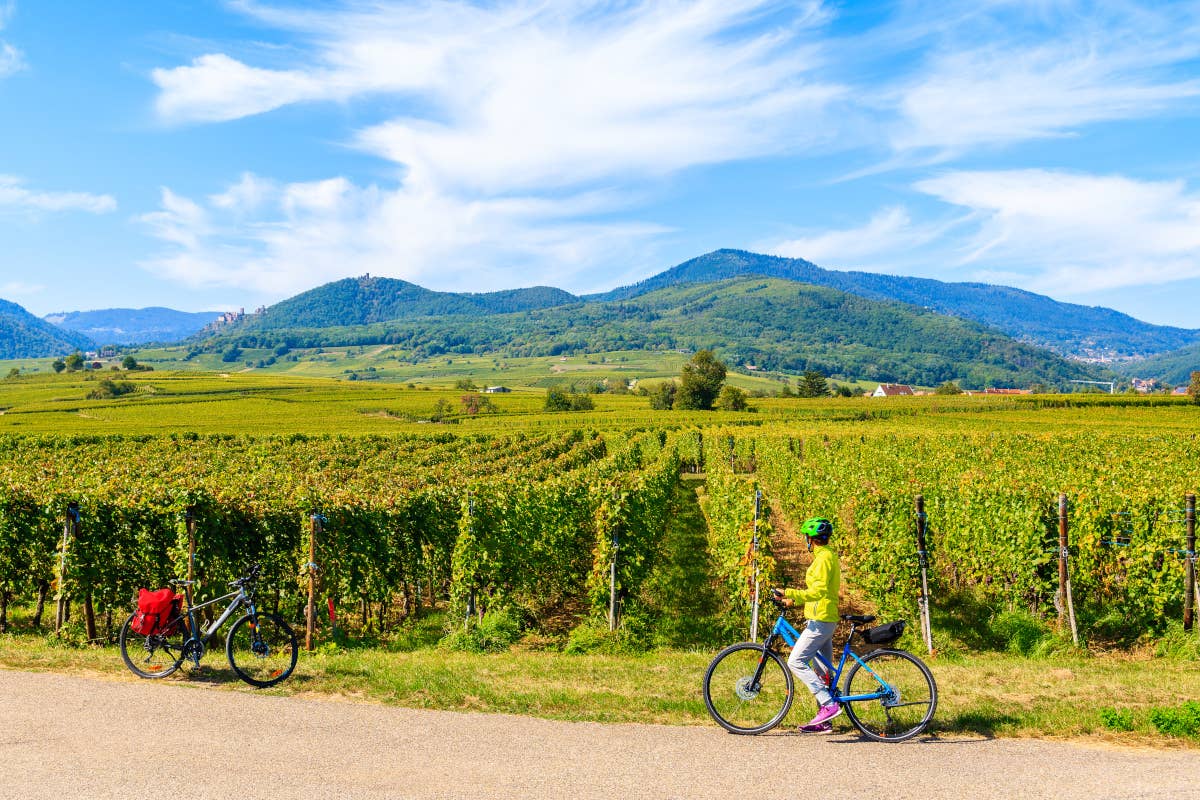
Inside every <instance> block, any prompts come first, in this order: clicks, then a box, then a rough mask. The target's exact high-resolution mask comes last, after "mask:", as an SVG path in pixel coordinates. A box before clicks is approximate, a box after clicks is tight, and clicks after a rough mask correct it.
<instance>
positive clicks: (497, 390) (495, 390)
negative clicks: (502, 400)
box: [483, 386, 512, 394]
mask: <svg viewBox="0 0 1200 800" xmlns="http://www.w3.org/2000/svg"><path fill="white" fill-rule="evenodd" d="M483 391H484V392H486V393H487V394H506V393H508V392H511V391H512V389H510V388H508V387H507V386H489V387H487V388H486V389H484V390H483Z"/></svg>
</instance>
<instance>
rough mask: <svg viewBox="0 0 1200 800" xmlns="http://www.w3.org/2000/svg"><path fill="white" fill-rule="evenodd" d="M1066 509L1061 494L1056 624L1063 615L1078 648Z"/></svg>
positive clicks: (1065, 498) (1061, 620)
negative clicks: (1069, 562) (1069, 623)
mask: <svg viewBox="0 0 1200 800" xmlns="http://www.w3.org/2000/svg"><path fill="white" fill-rule="evenodd" d="M1067 507H1068V506H1067V494H1066V492H1063V493H1062V494H1060V495H1059V496H1058V597H1059V600H1060V602H1061V604H1060V606H1059V614H1058V624H1059V626H1060V627H1061V626H1062V624H1063V614H1064V613H1065V614H1066V616H1067V618H1068V619H1069V620H1070V622H1071V641H1072V642H1074V643H1075V646H1076V647H1078V646H1079V628H1078V627H1077V626H1076V625H1075V601H1074V599H1073V598H1072V597H1071V570H1070V565H1069V564H1068V560H1069V559H1070V549H1069V547H1068V544H1067Z"/></svg>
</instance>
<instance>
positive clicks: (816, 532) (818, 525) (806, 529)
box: [800, 517, 833, 539]
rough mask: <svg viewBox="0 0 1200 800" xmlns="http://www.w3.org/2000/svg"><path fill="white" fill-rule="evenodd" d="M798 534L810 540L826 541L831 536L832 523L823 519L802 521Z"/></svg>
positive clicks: (815, 518)
mask: <svg viewBox="0 0 1200 800" xmlns="http://www.w3.org/2000/svg"><path fill="white" fill-rule="evenodd" d="M800 532H801V533H803V534H804V535H805V536H807V537H808V538H810V539H828V538H829V537H830V536H832V535H833V523H832V522H830V521H829V520H827V519H825V518H824V517H813V518H812V519H806V520H804V524H803V525H801V526H800Z"/></svg>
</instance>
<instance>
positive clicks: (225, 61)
mask: <svg viewBox="0 0 1200 800" xmlns="http://www.w3.org/2000/svg"><path fill="white" fill-rule="evenodd" d="M239 7H240V8H241V9H242V10H243V11H245V12H246V13H248V14H250V15H252V16H254V17H255V18H257V19H258V20H259V21H260V22H262V23H264V24H268V25H271V26H274V27H279V28H286V29H289V30H291V31H294V32H296V33H298V34H299V35H300V37H301V39H302V41H303V42H304V43H307V45H308V46H309V47H310V48H311V54H310V55H308V56H306V57H305V58H304V59H303V60H302V61H298V62H297V63H296V64H293V65H283V66H282V67H279V66H278V65H276V67H275V68H264V67H260V66H252V65H248V64H245V63H242V62H241V61H238V60H236V59H234V58H232V57H230V56H228V55H225V54H219V53H216V54H212V53H210V54H207V55H204V56H201V57H199V58H197V59H195V60H194V61H192V62H191V64H189V65H187V66H181V67H176V68H174V69H159V70H155V71H154V73H153V75H152V78H153V80H154V81H155V83H156V84H157V85H158V87H159V90H160V91H159V95H158V99H157V110H158V113H159V114H160V116H161V118H162V119H163V120H164V121H167V122H170V123H198V122H220V121H225V120H230V119H236V118H239V117H244V116H248V115H253V114H260V113H265V112H269V111H271V110H273V109H276V108H280V107H282V106H285V105H290V104H295V103H302V102H318V101H323V102H329V101H332V102H343V101H348V100H352V99H354V98H358V97H363V96H378V95H387V96H389V97H391V98H393V99H394V100H395V101H397V102H399V103H401V104H403V106H404V107H405V108H406V109H408V110H407V112H406V114H405V115H403V116H394V117H392V118H390V119H384V120H380V121H377V122H375V123H373V124H370V125H368V126H366V127H365V128H363V129H361V130H359V131H357V132H356V133H355V134H354V136H353V142H352V143H353V144H354V145H356V146H357V147H359V148H361V149H363V150H365V151H367V152H369V153H372V154H374V155H377V156H379V157H381V158H383V159H385V160H386V161H388V162H391V163H392V164H394V165H395V166H396V168H397V171H398V173H399V174H401V175H403V182H402V184H400V185H399V186H396V187H389V188H379V187H369V188H362V187H357V186H355V185H353V184H352V183H350V182H349V181H347V180H345V179H343V178H331V179H330V180H327V181H318V182H312V183H302V184H289V185H279V184H276V183H274V182H272V181H270V180H269V179H264V178H259V177H255V176H243V178H242V180H241V182H239V183H238V184H237V185H235V186H233V187H230V189H229V190H228V191H226V192H223V193H221V194H219V195H215V196H213V197H212V198H209V202H208V204H207V205H205V206H198V205H196V204H195V203H192V201H187V202H188V203H192V205H193V206H195V207H194V208H192V207H186V204H185V202H184V201H183V199H182V198H179V197H177V196H175V195H173V194H170V193H169V192H167V193H164V200H163V206H164V207H163V210H162V211H161V212H158V213H157V214H151V215H147V216H146V217H145V220H146V222H147V223H148V224H149V225H150V226H151V229H152V230H153V231H155V232H156V234H157V235H159V236H160V237H162V238H163V239H164V240H166V241H168V242H171V243H172V244H173V245H174V246H176V247H177V248H181V250H176V251H175V252H173V254H171V255H168V256H164V258H163V259H160V260H159V261H157V262H156V263H158V264H159V265H160V267H161V268H163V269H165V270H167V272H168V273H169V274H171V275H173V276H176V277H181V278H182V277H184V276H188V275H191V276H201V277H200V278H198V279H200V280H203V281H205V282H209V283H220V282H226V283H230V284H234V285H247V286H256V287H259V288H262V289H264V290H265V289H266V288H267V287H273V289H272V291H274V292H282V291H285V290H294V289H296V288H305V287H306V286H309V285H311V281H312V280H313V279H315V278H317V277H321V278H331V277H340V276H343V275H346V274H355V273H361V272H362V271H364V270H365V269H367V266H368V264H369V265H371V268H370V271H371V272H373V273H375V272H377V273H379V274H395V275H399V276H402V277H409V278H412V277H414V276H421V275H427V276H430V277H431V278H433V279H434V280H435V282H436V283H437V284H438V285H439V286H447V285H449V284H452V283H458V284H466V285H468V286H470V285H472V284H475V283H477V282H482V283H483V284H488V282H489V278H488V276H486V275H485V276H479V275H478V274H477V271H478V269H479V268H480V267H479V265H480V264H487V265H488V269H490V270H497V269H500V268H502V267H503V266H504V265H512V264H520V265H521V266H522V272H523V273H525V274H524V275H523V277H522V280H523V281H525V282H528V281H529V280H531V279H545V280H550V279H553V278H555V277H556V275H555V271H556V270H562V271H564V272H566V273H567V274H568V275H570V274H574V273H576V272H577V271H578V270H581V269H583V268H584V266H585V265H590V266H592V267H595V266H597V265H599V264H602V263H604V262H605V259H607V258H611V257H612V256H613V255H614V254H615V253H621V254H623V255H627V254H628V252H629V250H630V249H631V248H632V247H633V246H635V245H636V244H641V243H643V241H644V239H645V237H647V236H650V235H652V234H653V233H654V232H656V231H659V230H660V228H658V227H657V226H653V225H646V224H641V223H636V222H627V221H622V222H611V221H607V220H605V221H602V222H601V221H596V220H595V217H596V216H598V215H612V214H613V213H614V212H620V211H625V210H627V208H628V205H629V204H630V202H631V198H634V197H636V196H637V187H638V186H639V184H640V182H646V181H649V180H652V179H656V178H659V177H661V176H664V175H669V174H672V173H676V172H678V171H680V170H684V169H688V168H690V167H695V166H700V165H706V164H714V163H722V162H727V161H731V160H737V159H745V158H752V157H757V156H764V155H772V154H779V153H787V152H793V151H798V150H800V149H803V148H808V147H812V146H813V145H814V144H817V143H822V142H828V141H830V140H831V139H832V138H833V137H834V136H836V133H835V126H834V125H832V124H823V121H824V120H825V119H826V118H827V112H828V109H829V108H830V107H831V105H832V104H834V103H836V102H838V101H839V100H840V99H841V98H842V97H843V94H844V90H843V89H842V87H840V86H839V85H837V84H834V83H830V82H822V81H818V80H816V79H814V78H813V77H812V73H813V70H814V69H815V68H816V67H817V65H819V63H820V62H821V55H820V53H819V50H818V49H817V48H816V46H815V45H814V41H815V39H816V37H817V31H818V29H819V27H820V26H821V25H822V24H823V23H824V21H825V20H826V16H825V14H824V11H823V9H822V7H821V6H820V4H819V3H815V2H813V3H808V4H802V5H797V4H795V3H789V2H782V0H702V1H701V2H694V3H687V4H680V3H660V2H650V1H649V0H646V1H645V2H626V3H622V4H618V5H616V6H603V7H596V6H594V5H593V4H586V3H576V2H570V3H550V4H547V3H540V2H518V3H515V4H503V5H490V4H489V5H482V6H481V5H473V4H469V3H465V2H448V1H447V0H428V2H424V3H419V4H415V5H409V4H405V5H400V4H397V5H374V4H372V5H361V6H360V5H354V6H350V7H349V8H346V9H338V10H335V11H319V12H318V11H297V10H290V9H289V10H280V9H276V8H273V7H268V6H258V5H254V4H250V3H243V4H240V5H239ZM767 15H774V16H772V17H771V19H772V24H770V25H769V26H757V27H756V26H755V25H753V24H751V23H754V22H757V21H760V20H764V19H766V18H767ZM613 186H620V187H623V188H622V189H621V190H620V191H613V190H612V189H611V188H610V187H613ZM268 197H269V198H270V200H269V201H268V199H267V198H268ZM218 212H219V213H218ZM218 218H219V219H220V220H221V221H220V222H219V223H217V222H214V220H215V219H218ZM301 219H302V220H303V221H304V223H303V224H299V222H298V220H301ZM206 225H213V226H215V227H214V230H215V231H216V232H214V233H212V234H211V235H205V234H203V233H200V231H202V230H203V229H204V228H205V226H206ZM318 234H319V235H318ZM322 237H324V238H322ZM613 237H624V239H623V240H622V241H619V242H617V241H614V240H613ZM185 238H190V239H191V240H192V241H191V242H188V243H184V242H183V241H182V240H183V239H185ZM201 242H203V246H201V244H200V243H201ZM293 264H294V265H295V266H293ZM623 266H627V265H623ZM560 280H561V279H560ZM510 282H511V278H503V277H500V276H499V274H497V277H496V280H495V281H493V283H496V284H497V285H506V284H508V283H510Z"/></svg>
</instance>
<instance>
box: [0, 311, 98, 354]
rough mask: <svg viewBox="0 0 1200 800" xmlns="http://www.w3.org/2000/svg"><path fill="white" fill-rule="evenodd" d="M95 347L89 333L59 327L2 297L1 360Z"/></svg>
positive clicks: (0, 315) (66, 352) (67, 352)
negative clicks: (84, 333) (86, 334)
mask: <svg viewBox="0 0 1200 800" xmlns="http://www.w3.org/2000/svg"><path fill="white" fill-rule="evenodd" d="M95 346H96V344H95V342H93V341H92V340H91V339H89V338H88V337H86V336H83V335H81V334H79V333H76V332H74V331H68V330H63V329H61V328H57V327H55V326H54V325H51V324H50V323H49V322H46V321H45V320H43V319H39V318H38V317H35V316H34V315H33V314H30V313H29V312H28V311H26V310H25V309H24V308H22V307H21V306H19V305H17V304H16V303H10V302H9V301H7V300H0V359H8V358H44V357H46V356H63V355H68V354H70V353H72V352H74V351H76V350H90V349H93V348H95Z"/></svg>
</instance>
